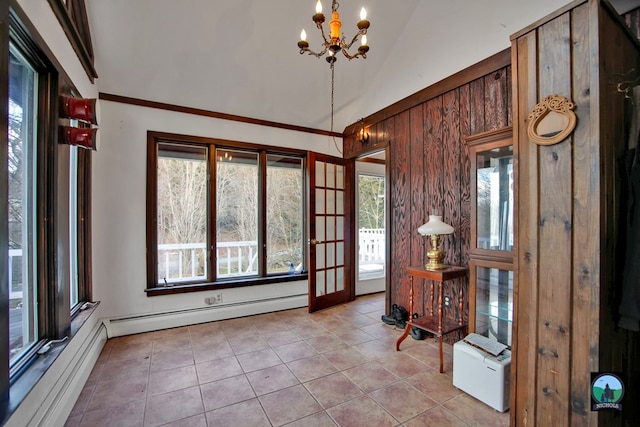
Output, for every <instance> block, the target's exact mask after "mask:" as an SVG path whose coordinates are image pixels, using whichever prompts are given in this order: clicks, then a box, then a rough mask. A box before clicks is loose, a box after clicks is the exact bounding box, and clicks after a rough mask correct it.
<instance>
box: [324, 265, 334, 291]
mask: <svg viewBox="0 0 640 427" xmlns="http://www.w3.org/2000/svg"><path fill="white" fill-rule="evenodd" d="M326 274H327V293H328V294H332V293H334V292H335V291H336V272H335V270H327V272H326Z"/></svg>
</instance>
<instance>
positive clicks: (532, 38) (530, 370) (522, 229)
mask: <svg viewBox="0 0 640 427" xmlns="http://www.w3.org/2000/svg"><path fill="white" fill-rule="evenodd" d="M513 49H514V50H513V58H514V59H515V61H514V63H515V66H516V67H517V68H516V70H515V71H514V72H515V73H516V74H517V81H516V88H515V90H514V97H513V105H514V107H515V108H516V109H517V110H516V112H515V116H516V117H517V120H516V121H515V122H514V129H513V132H514V137H515V138H516V144H514V156H515V165H514V166H515V169H516V172H517V175H516V179H517V185H518V191H517V192H516V197H517V200H516V206H529V207H530V208H529V209H519V210H518V218H517V221H516V229H517V233H518V249H517V252H518V256H517V257H516V259H515V267H516V286H515V288H514V302H515V309H514V322H513V328H514V330H513V337H514V339H513V351H514V354H515V357H514V358H513V359H512V364H513V366H512V372H514V373H515V375H513V377H512V378H513V383H512V386H511V402H512V405H511V407H512V408H513V413H512V416H511V424H512V425H524V426H534V425H537V419H536V366H537V359H538V352H537V351H536V349H537V345H538V335H537V333H536V331H537V328H536V322H537V310H538V305H539V302H538V232H537V229H538V223H537V220H538V218H537V209H535V208H533V207H537V206H538V203H539V201H538V195H539V188H538V180H537V179H536V177H537V171H538V147H537V145H536V144H534V143H533V142H532V141H530V140H529V137H528V136H527V123H526V117H527V115H528V114H529V112H530V111H532V110H533V108H534V107H535V105H536V103H537V102H538V96H537V94H538V86H537V82H538V79H537V73H536V70H537V67H538V62H537V49H538V46H537V34H536V32H535V31H533V32H531V33H528V34H526V35H524V36H522V37H520V38H518V39H517V40H516V41H515V42H514V44H513ZM512 66H513V65H512ZM513 362H515V363H513Z"/></svg>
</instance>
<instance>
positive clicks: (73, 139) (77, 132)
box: [58, 126, 98, 151]
mask: <svg viewBox="0 0 640 427" xmlns="http://www.w3.org/2000/svg"><path fill="white" fill-rule="evenodd" d="M97 131H98V129H97V128H76V127H73V126H60V135H59V139H58V142H59V143H60V144H68V145H75V146H77V147H81V148H88V149H90V150H94V151H95V150H97V149H98V144H97V140H96V132H97Z"/></svg>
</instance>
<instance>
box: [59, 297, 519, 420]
mask: <svg viewBox="0 0 640 427" xmlns="http://www.w3.org/2000/svg"><path fill="white" fill-rule="evenodd" d="M384 310H385V306H384V294H375V295H368V296H363V297H359V298H357V299H356V301H354V302H351V303H349V304H342V305H339V306H337V307H333V308H330V309H328V310H324V311H322V312H319V313H314V314H308V313H307V311H306V309H297V310H288V311H282V312H277V313H269V314H263V315H258V316H251V317H245V318H240V319H231V320H225V321H220V322H212V323H205V324H200V325H193V326H189V327H183V328H175V329H169V330H163V331H157V332H150V333H146V334H139V335H131V336H126V337H119V338H114V339H111V340H109V341H108V342H107V344H106V345H105V347H104V349H103V351H102V353H101V355H100V358H99V360H98V362H97V364H96V366H95V367H94V369H93V372H92V373H91V376H90V378H89V380H88V381H87V384H86V385H85V387H84V389H83V390H82V393H81V395H80V397H79V399H78V401H77V403H76V405H75V407H74V409H73V411H72V412H71V415H70V416H69V419H68V420H67V423H66V426H68V427H72V426H91V427H98V426H109V427H112V426H126V427H129V426H176V427H177V426H183V427H187V426H194V427H195V426H242V427H252V426H283V425H287V426H304V427H313V426H345V427H346V426H358V427H360V426H367V427H375V426H407V427H415V426H488V425H490V426H496V427H498V426H508V425H509V413H508V412H507V413H504V414H502V413H499V412H496V411H494V410H493V409H492V408H490V407H489V406H486V405H485V404H483V403H482V402H479V401H478V400H476V399H474V398H472V397H470V396H468V395H466V394H465V393H462V392H461V391H459V390H457V389H456V388H455V387H453V385H452V380H451V378H452V377H451V375H452V373H451V371H452V356H451V349H452V347H451V346H450V345H445V370H446V372H445V373H444V374H440V373H439V372H438V367H439V359H438V346H437V342H435V341H434V340H433V339H427V340H425V341H415V340H413V339H412V338H410V337H409V338H407V339H406V340H405V341H404V342H403V343H402V347H401V350H402V351H400V352H396V351H395V343H396V340H397V339H398V337H399V336H400V335H401V330H400V329H397V328H395V327H393V326H388V325H385V324H384V323H382V322H381V321H380V316H381V315H382V314H384Z"/></svg>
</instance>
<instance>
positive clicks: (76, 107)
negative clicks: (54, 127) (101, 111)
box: [58, 96, 98, 150]
mask: <svg viewBox="0 0 640 427" xmlns="http://www.w3.org/2000/svg"><path fill="white" fill-rule="evenodd" d="M60 118H61V119H62V120H60V122H59V126H58V129H59V135H58V143H59V144H67V145H74V146H77V147H81V148H87V149H90V150H97V149H98V141H97V138H96V134H97V132H98V128H97V127H93V126H92V125H97V124H98V119H97V114H96V99H95V98H74V97H72V96H61V97H60ZM66 119H69V120H66Z"/></svg>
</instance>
